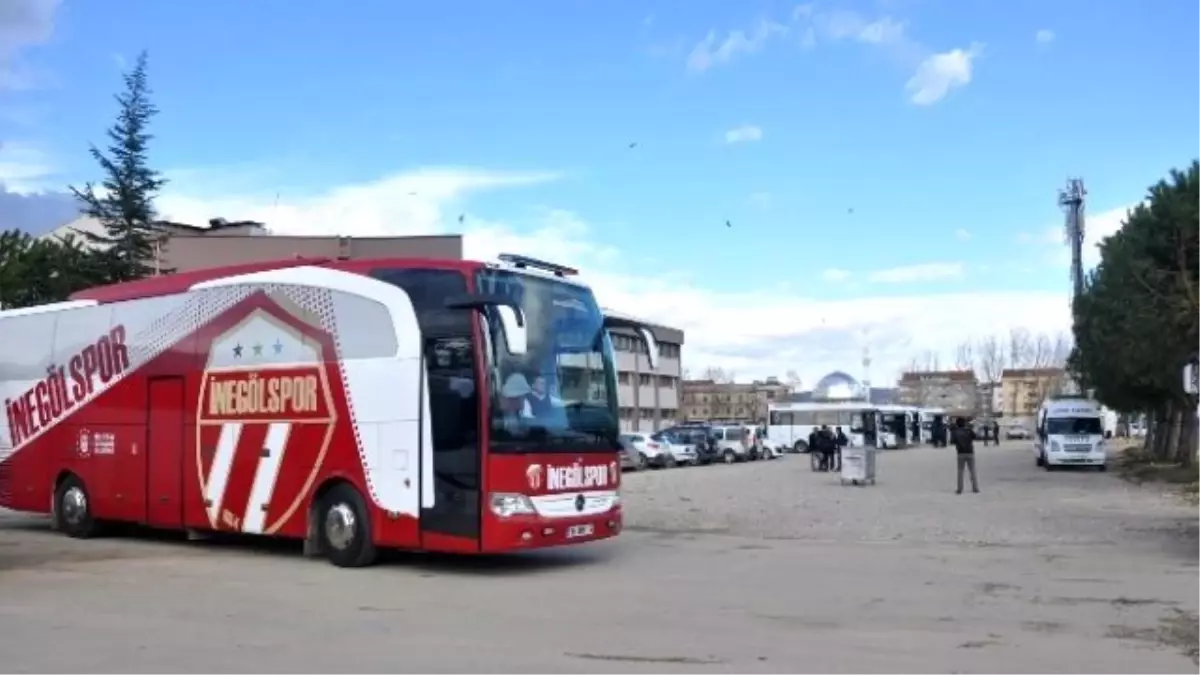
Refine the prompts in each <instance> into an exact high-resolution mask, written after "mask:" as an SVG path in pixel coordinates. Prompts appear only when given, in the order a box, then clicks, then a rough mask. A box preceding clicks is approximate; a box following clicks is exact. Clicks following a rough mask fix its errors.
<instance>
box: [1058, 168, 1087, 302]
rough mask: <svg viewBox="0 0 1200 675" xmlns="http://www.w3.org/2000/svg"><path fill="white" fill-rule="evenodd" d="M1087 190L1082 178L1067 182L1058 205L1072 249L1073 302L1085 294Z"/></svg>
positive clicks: (1068, 244) (1066, 236)
mask: <svg viewBox="0 0 1200 675" xmlns="http://www.w3.org/2000/svg"><path fill="white" fill-rule="evenodd" d="M1086 198H1087V190H1086V189H1084V187H1083V179H1082V178H1071V179H1068V180H1067V187H1066V188H1065V189H1062V190H1059V191H1058V205H1059V206H1060V207H1062V210H1063V213H1064V214H1065V215H1066V219H1065V220H1064V224H1063V235H1064V238H1065V239H1066V242H1067V246H1070V247H1071V283H1072V284H1073V289H1072V290H1073V291H1074V295H1072V300H1074V298H1077V297H1079V296H1080V295H1081V294H1082V293H1083V239H1084V234H1085V229H1084V206H1085V202H1086Z"/></svg>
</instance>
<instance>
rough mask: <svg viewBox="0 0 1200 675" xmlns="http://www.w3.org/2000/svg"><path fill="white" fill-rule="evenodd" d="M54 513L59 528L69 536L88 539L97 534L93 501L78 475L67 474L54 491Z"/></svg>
mask: <svg viewBox="0 0 1200 675" xmlns="http://www.w3.org/2000/svg"><path fill="white" fill-rule="evenodd" d="M54 513H55V518H56V520H57V521H58V526H59V528H60V529H61V530H62V531H63V532H65V533H66V535H67V536H68V537H72V538H74V539H87V538H89V537H91V536H93V535H95V534H96V530H97V526H96V520H95V519H94V518H92V502H91V500H90V499H89V497H88V492H87V488H85V487H84V486H83V481H82V480H80V479H79V477H78V476H75V475H70V476H67V477H66V478H64V479H63V480H62V482H61V483H59V485H58V490H56V491H55V492H54Z"/></svg>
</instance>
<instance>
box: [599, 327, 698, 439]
mask: <svg viewBox="0 0 1200 675" xmlns="http://www.w3.org/2000/svg"><path fill="white" fill-rule="evenodd" d="M604 311H605V312H607V313H610V314H620V312H617V311H615V310H609V309H606V310H604ZM651 329H652V330H653V331H654V339H655V340H656V341H657V342H658V370H657V371H655V370H651V368H650V362H649V359H647V358H646V343H645V342H643V341H642V340H641V339H640V338H638V337H636V336H635V335H634V333H633V332H631V331H625V330H616V331H614V332H613V336H612V341H613V349H614V350H615V351H616V352H617V400H618V402H619V404H620V406H621V430H622V431H646V432H649V431H657V430H659V429H665V428H666V427H669V426H671V425H672V424H675V423H676V422H678V421H679V420H680V416H679V385H680V379H679V378H680V374H681V373H682V372H683V368H682V366H681V365H680V352H681V349H682V347H683V331H681V330H679V329H677V328H668V327H666V326H661V325H656V324H652V325H651Z"/></svg>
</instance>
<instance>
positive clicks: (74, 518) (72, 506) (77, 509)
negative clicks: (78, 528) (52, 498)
mask: <svg viewBox="0 0 1200 675" xmlns="http://www.w3.org/2000/svg"><path fill="white" fill-rule="evenodd" d="M62 510H63V514H62V515H63V520H65V521H67V522H68V523H69V524H71V525H78V524H80V523H82V522H83V520H84V518H86V517H87V512H88V501H87V495H86V494H84V493H83V489H82V488H80V487H78V486H71V487H70V488H67V491H66V492H65V493H63V500H62Z"/></svg>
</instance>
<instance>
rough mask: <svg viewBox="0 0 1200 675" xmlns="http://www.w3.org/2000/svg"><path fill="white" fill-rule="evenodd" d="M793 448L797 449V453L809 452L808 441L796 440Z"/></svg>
mask: <svg viewBox="0 0 1200 675" xmlns="http://www.w3.org/2000/svg"><path fill="white" fill-rule="evenodd" d="M792 449H793V450H795V451H796V453H797V454H801V455H802V454H804V453H806V452H808V443H805V442H804V441H796V445H794V446H792Z"/></svg>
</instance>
